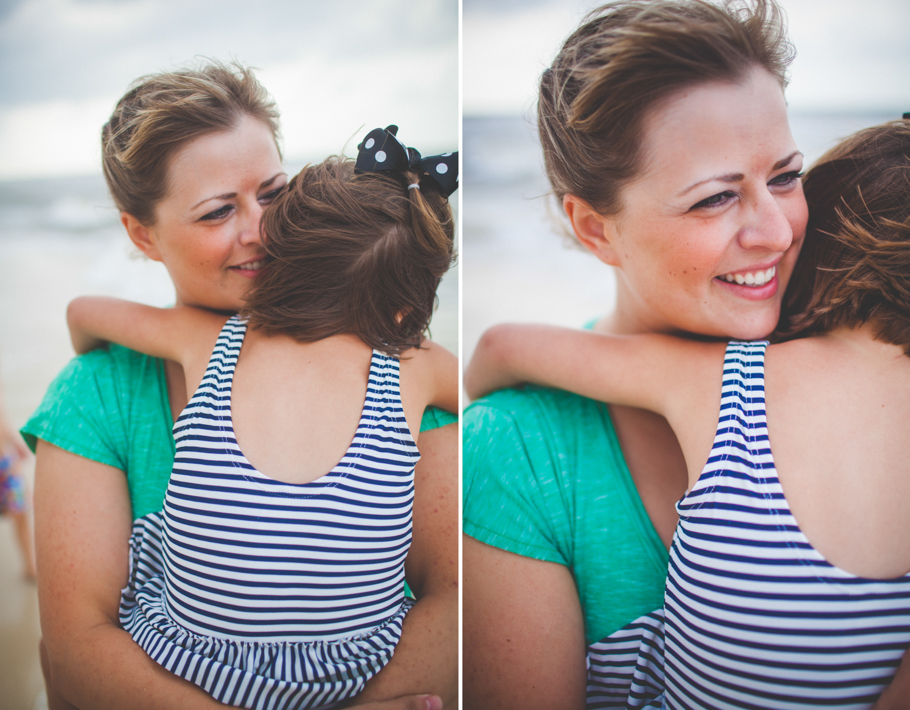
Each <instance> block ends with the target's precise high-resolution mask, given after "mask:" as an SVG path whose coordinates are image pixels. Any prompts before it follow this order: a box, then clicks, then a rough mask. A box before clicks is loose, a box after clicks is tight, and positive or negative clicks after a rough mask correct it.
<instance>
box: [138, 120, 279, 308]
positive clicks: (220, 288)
mask: <svg viewBox="0 0 910 710" xmlns="http://www.w3.org/2000/svg"><path fill="white" fill-rule="evenodd" d="M286 184H287V175H286V174H285V172H284V169H283V168H282V166H281V159H280V157H279V155H278V148H277V147H276V145H275V139H274V137H273V136H272V132H271V130H270V129H269V127H268V126H267V125H266V124H265V123H263V122H262V121H259V120H258V119H255V118H252V117H250V116H244V117H242V118H241V119H240V120H238V122H237V124H236V125H235V126H234V127H233V128H232V129H230V130H227V131H221V132H218V133H210V134H207V135H203V136H201V137H199V138H197V139H195V140H193V141H191V142H190V143H188V144H186V145H185V146H183V147H182V148H181V149H180V150H178V151H177V152H176V153H175V154H174V156H173V158H172V159H171V162H170V165H169V168H168V192H167V195H166V196H165V198H164V199H163V200H161V202H159V203H158V204H157V205H156V207H155V217H156V219H155V223H154V225H152V226H151V227H150V228H149V233H150V238H151V239H152V241H153V243H154V245H155V248H156V250H157V255H156V256H155V257H154V258H158V259H159V260H160V261H163V262H164V264H165V266H166V267H167V270H168V273H169V274H170V276H171V280H172V281H173V282H174V288H175V289H176V292H177V303H178V304H185V305H195V306H201V307H204V308H212V309H215V310H222V311H237V310H239V309H240V307H241V306H242V305H243V295H244V294H245V293H246V292H247V291H248V290H249V288H250V286H251V284H252V282H253V278H255V276H256V274H258V273H259V270H260V268H261V266H262V258H263V256H264V251H263V249H262V243H261V239H260V235H259V220H260V218H261V216H262V212H263V209H264V208H265V207H266V206H267V205H268V204H270V203H271V201H272V200H273V199H274V197H275V193H276V192H277V191H279V190H280V189H281V188H282V187H284V185H286Z"/></svg>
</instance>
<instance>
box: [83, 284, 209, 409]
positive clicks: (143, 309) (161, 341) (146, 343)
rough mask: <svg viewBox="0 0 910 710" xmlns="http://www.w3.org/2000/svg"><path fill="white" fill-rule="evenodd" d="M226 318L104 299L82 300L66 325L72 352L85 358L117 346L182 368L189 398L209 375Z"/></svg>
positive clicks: (199, 310) (201, 311) (190, 309)
mask: <svg viewBox="0 0 910 710" xmlns="http://www.w3.org/2000/svg"><path fill="white" fill-rule="evenodd" d="M225 320H226V316H224V315H222V314H218V313H213V312H211V311H206V310H204V309H202V308H194V307H192V306H177V307H175V308H155V307H154V306H147V305H144V304H141V303H134V302H132V301H124V300H122V299H119V298H109V297H106V296H82V297H80V298H76V299H74V300H73V301H72V302H70V304H69V306H68V308H67V310H66V322H67V325H68V326H69V329H70V338H71V339H72V342H73V348H74V349H75V350H76V352H77V353H79V354H82V353H86V352H89V351H90V350H95V349H97V348H100V347H102V346H104V345H105V344H106V343H118V344H120V345H123V346H125V347H127V348H130V349H131V350H136V351H138V352H141V353H145V354H146V355H151V356H152V357H160V358H163V359H165V360H172V361H174V362H176V363H179V364H180V365H181V366H182V367H183V369H184V372H185V375H186V383H187V389H188V391H189V393H190V394H191V393H192V392H194V391H195V389H196V387H197V386H198V385H199V382H201V381H202V375H203V374H204V372H205V368H206V365H207V363H208V359H209V356H210V355H211V352H212V348H213V347H214V345H215V341H216V340H217V338H218V333H219V332H220V331H221V328H222V326H223V325H224V322H225Z"/></svg>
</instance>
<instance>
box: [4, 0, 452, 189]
mask: <svg viewBox="0 0 910 710" xmlns="http://www.w3.org/2000/svg"><path fill="white" fill-rule="evenodd" d="M204 57H212V58H217V59H222V60H230V59H237V60H239V61H241V62H242V63H244V64H246V65H248V66H253V67H257V68H258V69H259V71H258V72H257V75H258V76H259V77H260V79H261V80H262V82H263V84H264V85H265V86H266V88H268V89H269V90H270V91H271V92H272V93H273V95H274V96H275V97H276V100H277V101H278V105H279V108H281V110H282V115H283V120H284V131H283V132H284V136H285V154H286V155H287V156H288V157H289V158H291V159H294V158H296V157H298V156H299V157H302V158H309V159H313V158H317V157H320V156H322V155H325V154H327V153H328V152H337V151H339V150H340V149H341V148H342V146H343V143H344V141H345V139H346V138H348V137H349V136H350V135H351V134H353V133H354V132H355V131H357V129H358V128H359V127H360V126H361V125H367V126H369V127H373V125H372V124H375V125H380V124H382V125H385V124H386V123H390V122H393V121H397V122H399V123H401V124H402V131H403V133H402V135H403V137H404V138H406V139H407V140H413V141H414V142H413V143H411V144H412V145H416V146H417V147H418V148H419V149H421V150H423V148H422V147H421V143H429V144H434V145H440V144H443V147H444V148H447V149H451V148H453V147H454V144H455V142H456V141H457V136H458V3H457V0H333V1H332V2H324V3H323V2H319V3H317V2H297V1H296V0H257V2H254V3H252V2H248V1H247V0H25V1H24V2H20V3H19V4H18V5H16V6H15V7H12V8H11V9H9V11H8V12H7V14H6V15H3V14H2V13H0V179H9V178H14V177H24V176H38V175H60V174H76V173H88V172H96V173H97V172H98V171H99V170H100V165H99V158H98V153H99V150H98V148H97V144H98V135H99V131H100V128H101V125H102V124H103V123H104V121H106V120H107V117H108V116H109V115H110V111H111V110H112V109H113V107H114V104H115V103H116V100H117V99H118V98H119V96H121V95H122V94H123V93H124V92H125V91H126V89H127V87H128V86H129V85H130V83H131V82H132V81H133V80H134V79H136V78H138V77H139V76H142V75H145V74H149V73H154V72H157V71H166V70H171V69H175V68H179V67H183V66H186V65H187V64H188V63H192V61H193V60H194V58H204ZM408 124H410V126H411V127H410V129H409V130H408V129H405V126H406V125H408Z"/></svg>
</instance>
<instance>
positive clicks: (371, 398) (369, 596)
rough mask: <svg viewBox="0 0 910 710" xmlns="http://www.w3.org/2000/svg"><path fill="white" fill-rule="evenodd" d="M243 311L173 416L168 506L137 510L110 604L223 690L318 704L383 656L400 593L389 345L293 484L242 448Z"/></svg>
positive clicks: (259, 702) (408, 493) (172, 666)
mask: <svg viewBox="0 0 910 710" xmlns="http://www.w3.org/2000/svg"><path fill="white" fill-rule="evenodd" d="M245 332H246V324H245V323H243V322H242V321H239V320H238V318H237V317H236V316H235V317H233V318H231V319H230V320H229V321H228V322H227V323H226V324H225V326H224V329H223V330H222V331H221V334H220V336H219V338H218V342H217V344H216V346H215V350H214V352H213V353H212V357H211V360H210V361H209V365H208V369H207V370H206V373H205V376H204V377H203V380H202V383H201V384H200V386H199V389H198V390H197V391H196V393H195V394H194V395H193V397H192V399H191V400H190V402H189V404H187V407H186V409H184V410H183V413H182V414H181V415H180V417H179V418H178V419H177V422H176V423H175V425H174V436H175V439H176V446H177V453H176V457H175V459H174V471H173V473H172V475H171V478H170V482H169V484H168V488H167V494H166V497H165V502H164V509H163V510H162V511H161V512H160V513H154V514H151V515H148V516H145V517H143V518H140V519H139V520H137V521H136V523H135V525H134V528H133V535H132V537H131V539H130V545H131V565H130V567H131V569H130V581H129V585H128V586H127V588H126V589H125V590H124V591H123V596H122V599H121V605H120V620H121V623H122V624H123V627H124V628H125V629H126V630H127V631H129V632H130V634H131V635H132V636H133V638H134V639H135V640H136V642H137V643H138V644H139V645H140V646H142V647H143V648H144V649H145V650H146V652H147V653H148V654H149V655H150V656H151V657H152V658H153V659H154V660H155V661H157V662H158V663H160V664H161V665H162V666H164V667H165V668H166V669H167V670H169V671H171V672H172V673H175V674H177V675H179V676H180V677H182V678H185V679H186V680H189V681H191V682H193V683H195V684H197V685H199V686H200V687H202V688H203V689H204V690H205V691H206V692H208V693H209V694H210V695H212V696H213V697H214V698H215V699H216V700H218V701H220V702H223V703H226V704H228V705H235V706H240V707H246V708H257V709H266V708H270V709H271V708H316V707H320V708H321V707H330V706H332V705H334V704H335V703H337V702H340V701H341V700H344V699H346V698H349V697H351V696H352V695H355V694H356V693H358V692H360V691H361V690H362V689H363V686H364V684H365V683H366V681H367V680H369V678H371V677H372V676H373V675H375V674H376V673H377V672H378V671H379V670H380V669H381V668H382V667H383V666H385V664H386V663H388V661H389V659H390V658H391V657H392V653H393V651H394V648H395V645H396V644H397V642H398V639H399V638H400V636H401V625H402V621H403V619H404V616H405V614H406V613H407V611H408V609H409V608H410V607H411V606H412V602H411V601H410V600H408V599H406V598H405V596H404V591H403V585H404V560H405V557H406V555H407V552H408V548H409V546H410V543H411V509H412V504H413V500H414V465H415V464H416V463H417V460H418V458H419V456H420V455H419V453H418V452H417V448H416V446H415V444H414V440H413V439H412V438H411V434H410V432H409V431H408V427H407V423H406V422H405V418H404V412H403V410H402V407H401V397H400V393H399V388H398V360H397V359H396V358H392V357H388V356H386V355H383V354H382V353H380V352H378V351H374V352H373V356H372V360H371V362H370V375H369V382H368V385H367V395H366V401H365V403H364V407H363V412H362V414H361V418H360V423H359V425H358V427H357V432H356V434H355V436H354V440H353V442H352V444H351V445H350V447H349V448H348V450H347V451H346V452H345V454H344V456H343V457H342V459H341V461H340V462H339V463H338V464H337V465H336V466H335V468H333V469H332V470H331V471H330V472H329V473H327V474H326V475H324V476H322V477H321V478H318V479H316V480H315V481H312V482H310V483H306V484H302V485H295V484H289V483H282V482H280V481H276V480H274V479H271V478H269V477H267V476H265V475H263V474H262V473H260V472H259V471H257V470H256V469H255V468H253V467H252V466H251V465H250V463H249V462H248V461H247V460H246V458H245V457H244V456H243V453H242V452H241V451H240V449H239V447H238V445H237V440H236V437H235V435H234V430H233V423H232V420H231V386H232V382H233V376H234V367H235V365H236V362H237V356H238V354H239V352H240V347H241V344H242V343H243V337H244V334H245Z"/></svg>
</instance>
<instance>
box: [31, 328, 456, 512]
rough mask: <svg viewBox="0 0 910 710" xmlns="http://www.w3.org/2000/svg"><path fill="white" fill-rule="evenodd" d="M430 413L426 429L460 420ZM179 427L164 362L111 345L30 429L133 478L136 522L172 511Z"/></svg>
mask: <svg viewBox="0 0 910 710" xmlns="http://www.w3.org/2000/svg"><path fill="white" fill-rule="evenodd" d="M457 420H458V418H457V417H456V416H455V415H454V414H450V413H449V412H445V411H442V410H438V409H427V411H426V412H424V417H423V421H422V422H421V427H420V429H421V431H425V430H427V429H434V428H436V427H439V426H445V425H446V424H450V423H452V422H455V421H457ZM172 427H173V422H172V420H171V409H170V404H169V401H168V396H167V383H166V381H165V378H164V363H163V361H162V360H159V359H157V358H152V357H149V356H147V355H142V354H141V353H137V352H135V351H133V350H129V349H127V348H124V347H121V346H119V345H111V346H110V347H109V348H108V349H107V350H95V351H93V352H90V353H88V354H86V355H80V356H79V357H76V358H73V360H71V361H70V363H69V364H68V365H67V366H66V367H65V368H64V369H63V371H62V372H61V373H60V374H59V375H58V376H57V378H56V379H55V380H54V381H53V382H52V383H51V386H50V387H49V388H48V390H47V393H46V394H45V396H44V400H43V401H42V403H41V405H40V406H39V407H38V409H37V410H36V411H35V413H34V414H33V415H32V417H31V419H29V420H28V422H26V424H25V426H24V427H23V428H22V436H23V437H24V438H25V441H26V443H27V444H28V445H29V446H30V447H31V449H32V451H34V450H35V445H36V440H37V439H44V440H45V441H47V442H48V443H50V444H53V445H54V446H59V447H60V448H61V449H64V450H66V451H69V452H71V453H74V454H78V455H79V456H83V457H85V458H87V459H91V460H92V461H98V462H99V463H103V464H107V465H108V466H113V467H114V468H119V469H120V470H121V471H123V472H124V473H126V478H127V485H128V486H129V491H130V501H131V502H132V505H133V518H134V519H135V518H140V517H142V516H143V515H148V514H149V513H155V512H157V511H159V510H161V508H162V507H163V506H164V493H165V490H166V489H167V482H168V479H169V478H170V475H171V468H173V465H174V437H173V433H172Z"/></svg>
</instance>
